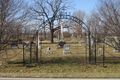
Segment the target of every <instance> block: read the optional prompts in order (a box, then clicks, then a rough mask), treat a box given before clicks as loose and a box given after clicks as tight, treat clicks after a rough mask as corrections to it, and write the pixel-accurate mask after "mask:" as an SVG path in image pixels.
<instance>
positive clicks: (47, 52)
mask: <svg viewBox="0 0 120 80" xmlns="http://www.w3.org/2000/svg"><path fill="white" fill-rule="evenodd" d="M44 53H46V54H49V53H52V51H50V47H47V50H46V51H44Z"/></svg>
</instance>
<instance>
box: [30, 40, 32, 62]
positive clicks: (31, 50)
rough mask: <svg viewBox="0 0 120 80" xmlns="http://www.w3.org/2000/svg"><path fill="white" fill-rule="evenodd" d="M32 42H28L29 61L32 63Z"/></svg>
mask: <svg viewBox="0 0 120 80" xmlns="http://www.w3.org/2000/svg"><path fill="white" fill-rule="evenodd" d="M31 57H32V42H31V43H30V63H32V59H31Z"/></svg>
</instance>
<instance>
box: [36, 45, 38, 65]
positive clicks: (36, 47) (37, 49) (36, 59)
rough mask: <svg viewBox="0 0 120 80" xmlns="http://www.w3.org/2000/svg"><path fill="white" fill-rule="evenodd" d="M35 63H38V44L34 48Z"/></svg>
mask: <svg viewBox="0 0 120 80" xmlns="http://www.w3.org/2000/svg"><path fill="white" fill-rule="evenodd" d="M36 62H37V63H38V44H37V46H36Z"/></svg>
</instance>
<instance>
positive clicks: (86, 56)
mask: <svg viewBox="0 0 120 80" xmlns="http://www.w3.org/2000/svg"><path fill="white" fill-rule="evenodd" d="M85 47H86V64H87V45H85Z"/></svg>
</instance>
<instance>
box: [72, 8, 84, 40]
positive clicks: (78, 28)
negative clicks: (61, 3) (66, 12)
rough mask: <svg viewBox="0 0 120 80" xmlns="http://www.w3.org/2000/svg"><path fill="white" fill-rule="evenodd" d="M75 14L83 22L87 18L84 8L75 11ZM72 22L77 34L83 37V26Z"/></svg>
mask: <svg viewBox="0 0 120 80" xmlns="http://www.w3.org/2000/svg"><path fill="white" fill-rule="evenodd" d="M73 16H75V17H77V18H78V19H80V20H81V21H83V22H84V20H85V12H84V11H82V10H78V11H75V12H74V13H73ZM72 24H73V26H72V29H73V30H74V31H75V32H76V33H77V36H79V37H80V38H82V26H81V25H79V24H78V23H75V22H72Z"/></svg>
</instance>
